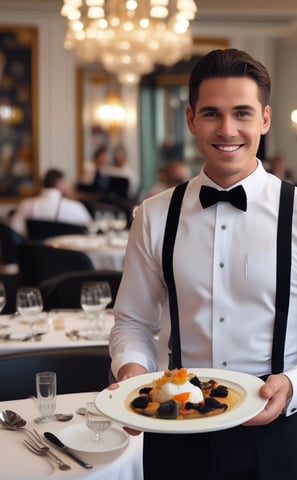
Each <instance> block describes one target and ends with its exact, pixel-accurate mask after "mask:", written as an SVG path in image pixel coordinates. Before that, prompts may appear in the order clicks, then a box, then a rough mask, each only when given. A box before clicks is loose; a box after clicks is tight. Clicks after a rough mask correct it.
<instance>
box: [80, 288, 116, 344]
mask: <svg viewBox="0 0 297 480" xmlns="http://www.w3.org/2000/svg"><path fill="white" fill-rule="evenodd" d="M111 300H112V297H111V290H110V285H109V283H108V282H85V283H84V284H83V286H82V290H81V296H80V303H81V307H82V309H83V310H84V312H85V313H86V315H87V318H88V320H89V333H88V335H89V336H90V338H93V339H94V338H97V337H98V336H100V334H101V330H102V328H103V323H104V322H103V320H104V317H103V318H102V314H103V312H104V310H105V308H106V306H107V305H108V304H109V303H110V302H111Z"/></svg>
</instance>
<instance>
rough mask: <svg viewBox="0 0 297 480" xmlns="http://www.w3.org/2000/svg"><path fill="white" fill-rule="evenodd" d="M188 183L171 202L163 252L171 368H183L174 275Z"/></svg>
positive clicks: (176, 192) (175, 191)
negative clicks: (175, 256)
mask: <svg viewBox="0 0 297 480" xmlns="http://www.w3.org/2000/svg"><path fill="white" fill-rule="evenodd" d="M187 185H188V182H185V183H182V184H180V185H178V186H177V187H176V188H175V189H174V191H173V193H172V197H171V200H170V205H169V209H168V214H167V220H166V225H165V232H164V240H163V250H162V266H163V275H164V279H165V282H166V284H167V289H168V297H169V309H170V318H171V335H170V340H169V345H170V349H171V352H172V353H171V354H170V355H169V357H170V360H169V368H181V367H182V361H181V345H180V331H179V314H178V303H177V296H176V288H175V281H174V273H173V262H172V257H173V250H174V244H175V237H176V232H177V227H178V221H179V215H180V210H181V204H182V201H183V196H184V193H185V190H186V188H187Z"/></svg>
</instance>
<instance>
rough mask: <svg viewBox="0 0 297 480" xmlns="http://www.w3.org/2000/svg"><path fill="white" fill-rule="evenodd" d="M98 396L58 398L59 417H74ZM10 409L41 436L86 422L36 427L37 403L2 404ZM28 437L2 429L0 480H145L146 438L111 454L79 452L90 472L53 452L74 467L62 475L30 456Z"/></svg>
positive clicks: (77, 419) (0, 404)
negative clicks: (80, 408)
mask: <svg viewBox="0 0 297 480" xmlns="http://www.w3.org/2000/svg"><path fill="white" fill-rule="evenodd" d="M96 395H97V394H96V393H76V394H68V395H58V396H57V409H56V412H57V413H61V412H63V413H74V412H75V410H76V409H77V408H79V407H82V406H85V404H86V402H87V401H92V400H94V399H95V398H96ZM4 409H9V410H13V411H15V412H17V413H19V414H20V415H21V416H22V417H23V418H25V419H26V420H27V425H26V427H28V428H29V429H30V430H31V431H32V429H33V428H36V430H38V432H39V433H43V432H45V431H50V432H53V433H55V434H59V432H60V431H61V430H63V429H64V428H66V427H67V426H69V425H71V424H77V423H82V422H85V418H84V417H83V416H81V415H78V414H74V418H73V419H72V420H71V421H70V422H65V423H62V422H57V421H55V422H51V423H48V424H45V425H42V426H41V425H35V424H34V423H33V419H34V418H35V417H37V416H39V415H40V414H39V412H38V410H37V408H36V406H35V401H34V400H33V399H26V400H14V401H8V402H0V410H4ZM24 438H25V433H24V432H21V431H17V432H14V431H8V430H4V428H3V427H1V426H0V442H1V448H0V471H1V473H0V478H1V479H3V480H8V479H9V480H43V479H46V478H51V479H54V480H58V479H59V480H60V479H64V480H65V479H72V480H73V479H79V480H84V479H86V480H142V478H143V475H142V434H141V435H139V436H137V437H132V436H131V437H129V438H130V440H129V444H128V446H127V447H125V448H123V449H120V450H115V451H113V452H107V453H86V452H76V453H77V454H78V455H80V456H81V457H82V458H83V459H84V460H86V461H87V462H89V463H91V464H92V465H93V466H94V468H92V469H90V470H86V469H84V468H83V467H81V466H80V465H78V464H77V463H76V462H74V461H73V460H72V459H71V458H69V457H68V456H66V455H64V453H63V452H60V451H57V450H56V449H55V447H54V446H53V447H51V448H52V450H53V451H54V452H55V453H56V454H57V455H58V456H59V457H61V458H62V459H63V460H64V461H65V462H66V463H68V464H69V465H70V466H71V470H68V471H61V470H58V468H57V467H56V466H55V468H54V469H53V465H54V464H52V463H51V461H49V460H48V459H47V457H38V456H37V455H34V454H33V453H31V452H29V451H28V450H27V449H26V448H25V446H24V445H23V439H24Z"/></svg>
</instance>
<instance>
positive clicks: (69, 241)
mask: <svg viewBox="0 0 297 480" xmlns="http://www.w3.org/2000/svg"><path fill="white" fill-rule="evenodd" d="M45 243H46V245H50V246H53V247H56V248H66V249H69V250H79V251H82V252H84V253H86V254H87V255H89V257H90V258H91V260H92V262H93V265H94V267H95V268H96V269H98V270H100V269H109V270H123V267H124V258H125V254H126V246H127V234H123V233H122V234H120V235H114V236H106V235H61V236H59V237H54V238H48V239H47V240H46V241H45Z"/></svg>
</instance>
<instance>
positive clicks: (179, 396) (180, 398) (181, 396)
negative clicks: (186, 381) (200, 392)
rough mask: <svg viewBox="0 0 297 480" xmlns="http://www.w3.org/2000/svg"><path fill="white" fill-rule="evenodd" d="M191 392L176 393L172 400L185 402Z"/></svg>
mask: <svg viewBox="0 0 297 480" xmlns="http://www.w3.org/2000/svg"><path fill="white" fill-rule="evenodd" d="M190 395H191V393H190V392H183V393H177V394H176V395H173V397H172V398H173V400H175V401H176V402H179V403H182V404H184V403H186V402H187V401H188V400H189V398H190Z"/></svg>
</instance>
